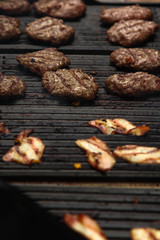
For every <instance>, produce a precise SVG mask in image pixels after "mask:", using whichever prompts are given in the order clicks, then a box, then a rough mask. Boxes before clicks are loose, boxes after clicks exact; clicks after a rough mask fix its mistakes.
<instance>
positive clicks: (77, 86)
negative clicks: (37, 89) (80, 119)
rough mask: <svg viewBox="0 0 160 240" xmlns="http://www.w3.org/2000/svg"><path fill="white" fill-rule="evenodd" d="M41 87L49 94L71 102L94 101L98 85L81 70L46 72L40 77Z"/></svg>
mask: <svg viewBox="0 0 160 240" xmlns="http://www.w3.org/2000/svg"><path fill="white" fill-rule="evenodd" d="M42 85H43V87H44V88H45V89H47V91H48V92H49V93H50V94H52V95H58V96H60V97H63V98H65V97H67V98H69V99H71V100H73V101H83V100H87V101H91V100H94V99H95V97H96V94H97V92H98V84H96V83H95V80H94V78H93V76H91V75H88V74H86V73H84V72H83V71H82V70H81V69H69V70H68V69H59V70H57V71H56V72H46V73H44V74H43V76H42Z"/></svg>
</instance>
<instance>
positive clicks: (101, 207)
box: [14, 183, 160, 240]
mask: <svg viewBox="0 0 160 240" xmlns="http://www.w3.org/2000/svg"><path fill="white" fill-rule="evenodd" d="M14 185H15V186H17V187H19V189H20V191H21V192H22V193H25V194H26V195H27V196H29V197H30V198H31V199H32V200H34V201H35V202H36V203H38V204H39V205H40V206H42V207H43V208H44V209H45V210H46V211H48V212H50V213H52V214H56V215H57V216H58V217H59V218H60V219H62V218H63V216H64V214H65V213H68V212H69V213H73V214H80V213H85V214H88V215H89V216H91V217H92V218H94V219H95V220H96V221H97V222H98V223H99V224H100V226H101V227H102V228H103V230H104V231H105V234H106V235H107V237H108V239H114V240H118V239H127V240H129V239H130V236H129V231H130V229H131V228H135V227H153V228H157V229H159V222H160V191H159V189H141V188H139V189H138V188H135V189H132V188H131V189H123V188H107V187H104V186H101V187H100V186H99V187H95V186H89V185H88V186H87V185H86V186H78V185H75V186H70V185H61V184H60V185H56V184H55V185H54V184H37V183H36V184H34V183H33V184H32V185H31V184H14ZM97 196H98V197H97Z"/></svg>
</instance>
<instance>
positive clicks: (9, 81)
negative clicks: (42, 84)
mask: <svg viewBox="0 0 160 240" xmlns="http://www.w3.org/2000/svg"><path fill="white" fill-rule="evenodd" d="M25 90H26V84H25V82H24V81H23V80H22V79H20V78H19V77H16V76H13V75H4V74H2V73H0V99H4V100H6V99H10V98H18V97H22V96H23V95H24V92H25Z"/></svg>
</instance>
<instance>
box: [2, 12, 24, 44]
mask: <svg viewBox="0 0 160 240" xmlns="http://www.w3.org/2000/svg"><path fill="white" fill-rule="evenodd" d="M20 34H21V30H20V22H19V20H18V19H16V18H13V17H7V16H4V15H0V41H1V42H3V41H9V40H13V39H15V38H17V37H19V36H20Z"/></svg>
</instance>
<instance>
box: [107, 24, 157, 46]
mask: <svg viewBox="0 0 160 240" xmlns="http://www.w3.org/2000/svg"><path fill="white" fill-rule="evenodd" d="M157 30H158V24H156V23H155V22H151V21H145V20H128V21H120V22H117V23H115V24H114V25H113V26H112V27H111V28H110V29H109V30H107V32H106V33H107V35H108V40H109V41H111V42H113V43H119V44H120V45H122V46H125V47H131V46H134V45H138V44H141V43H143V42H144V41H146V40H147V39H148V38H149V36H151V35H153V34H154V33H155V32H156V31H157Z"/></svg>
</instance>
